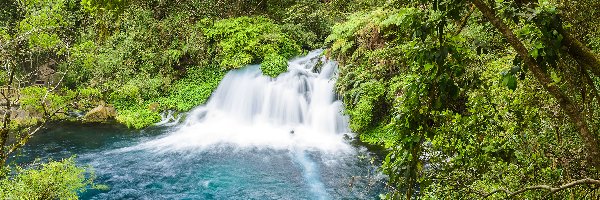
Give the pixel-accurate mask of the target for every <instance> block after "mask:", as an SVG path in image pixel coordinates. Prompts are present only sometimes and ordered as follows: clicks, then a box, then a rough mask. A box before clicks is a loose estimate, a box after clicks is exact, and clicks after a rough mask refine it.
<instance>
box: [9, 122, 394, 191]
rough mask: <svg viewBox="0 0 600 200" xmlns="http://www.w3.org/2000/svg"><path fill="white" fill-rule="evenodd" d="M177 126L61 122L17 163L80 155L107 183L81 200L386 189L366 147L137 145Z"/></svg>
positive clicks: (99, 180) (79, 160) (31, 145)
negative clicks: (163, 148)
mask: <svg viewBox="0 0 600 200" xmlns="http://www.w3.org/2000/svg"><path fill="white" fill-rule="evenodd" d="M172 131H173V129H172V128H150V129H146V130H142V131H131V130H127V129H125V128H123V127H120V126H113V125H80V124H71V125H69V124H57V125H52V126H50V128H49V129H48V130H46V131H45V132H43V133H40V134H39V135H37V136H36V137H34V138H33V139H32V140H31V141H30V143H28V145H27V146H26V147H25V148H24V149H23V151H22V152H21V154H20V156H19V157H18V159H17V160H16V161H17V162H20V163H28V162H31V161H32V160H33V159H34V158H36V157H39V158H42V159H48V158H52V159H61V158H65V157H69V156H70V155H73V154H75V155H77V163H78V164H80V165H83V166H85V165H90V166H92V167H93V168H94V170H95V171H96V174H97V176H98V178H97V180H96V183H100V184H106V185H108V186H109V187H110V190H108V191H98V190H88V191H86V192H85V193H83V194H81V196H80V197H81V199H375V198H377V196H378V195H379V194H380V193H383V192H385V190H384V189H383V184H382V183H381V182H380V181H381V180H382V179H384V177H382V176H381V175H377V174H378V173H377V172H376V167H375V166H373V165H371V164H370V158H369V157H370V153H369V152H368V151H366V150H365V149H364V148H361V147H353V148H354V153H349V154H348V153H344V154H334V155H328V154H327V153H322V152H318V151H309V150H306V151H299V152H291V151H289V150H272V149H269V148H237V147H234V146H227V145H220V146H215V147H213V148H209V149H205V150H191V149H190V150H180V151H169V152H167V151H159V150H156V149H136V148H132V147H135V146H136V145H138V144H141V143H145V142H147V141H152V140H155V139H157V138H163V137H165V136H166V135H169V134H171V132H172ZM359 157H361V158H363V159H359ZM353 177H354V178H353Z"/></svg>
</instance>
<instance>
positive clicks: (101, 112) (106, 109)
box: [83, 104, 117, 122]
mask: <svg viewBox="0 0 600 200" xmlns="http://www.w3.org/2000/svg"><path fill="white" fill-rule="evenodd" d="M115 116H117V111H116V110H115V108H113V107H112V106H110V105H104V104H100V105H98V106H97V107H96V108H94V109H92V110H90V111H89V112H87V113H86V114H85V116H83V121H86V122H105V121H106V120H109V119H111V118H114V117H115Z"/></svg>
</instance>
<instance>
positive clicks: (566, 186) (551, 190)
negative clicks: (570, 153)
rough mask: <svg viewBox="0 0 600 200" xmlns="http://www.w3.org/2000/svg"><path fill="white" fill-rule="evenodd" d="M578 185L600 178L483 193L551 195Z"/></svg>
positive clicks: (598, 183) (599, 181) (508, 195)
mask: <svg viewBox="0 0 600 200" xmlns="http://www.w3.org/2000/svg"><path fill="white" fill-rule="evenodd" d="M578 185H600V180H595V179H590V178H585V179H580V180H576V181H573V182H570V183H567V184H564V185H561V186H559V187H552V186H549V185H536V186H530V187H526V188H523V189H520V190H517V191H515V192H510V191H509V190H507V189H504V188H500V189H497V190H494V191H492V192H490V193H487V194H486V193H483V194H484V195H482V197H483V198H484V199H485V198H488V197H490V196H492V195H494V194H497V193H500V192H503V193H506V195H507V196H506V198H512V197H515V196H517V195H519V194H522V193H524V192H527V191H531V190H547V191H548V193H546V195H545V196H549V195H552V194H555V193H557V192H560V191H562V190H566V189H569V188H572V187H575V186H578ZM477 194H480V193H477Z"/></svg>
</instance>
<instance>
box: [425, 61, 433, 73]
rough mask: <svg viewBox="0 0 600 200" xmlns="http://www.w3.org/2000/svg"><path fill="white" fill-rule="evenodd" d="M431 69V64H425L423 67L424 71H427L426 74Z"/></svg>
mask: <svg viewBox="0 0 600 200" xmlns="http://www.w3.org/2000/svg"><path fill="white" fill-rule="evenodd" d="M431 68H433V64H431V63H427V64H425V66H424V69H425V71H427V72H428V71H429V70H431Z"/></svg>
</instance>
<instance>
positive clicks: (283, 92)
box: [142, 51, 351, 199]
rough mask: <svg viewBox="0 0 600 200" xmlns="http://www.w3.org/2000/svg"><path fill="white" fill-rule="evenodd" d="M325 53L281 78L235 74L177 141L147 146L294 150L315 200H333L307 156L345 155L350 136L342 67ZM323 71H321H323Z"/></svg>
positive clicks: (300, 61)
mask: <svg viewBox="0 0 600 200" xmlns="http://www.w3.org/2000/svg"><path fill="white" fill-rule="evenodd" d="M321 52H322V51H313V52H310V53H309V54H308V55H307V56H305V57H302V58H297V59H294V60H292V61H290V62H289V63H288V64H289V69H288V72H286V73H283V74H281V75H280V76H278V77H277V78H270V77H267V76H264V75H262V73H261V71H260V69H259V66H257V65H254V66H248V67H246V68H244V69H241V70H237V71H232V72H229V73H228V74H227V75H226V76H225V78H224V79H223V80H222V81H221V83H220V85H219V87H218V88H217V90H216V91H215V92H214V94H213V96H212V97H211V98H210V100H209V102H208V103H207V104H206V105H205V106H200V107H199V108H196V109H194V110H193V111H192V112H190V114H189V115H188V118H187V120H186V121H185V123H184V124H183V125H182V126H181V127H179V129H178V130H177V131H176V132H174V133H173V134H171V135H168V136H166V137H164V138H161V139H158V140H154V141H150V142H147V143H144V144H142V147H146V148H154V149H156V150H157V151H173V150H190V149H193V150H203V149H206V148H211V147H215V146H221V145H225V146H232V145H233V146H234V147H241V148H270V149H276V150H288V151H289V152H290V155H291V156H292V158H293V159H294V160H295V162H296V163H297V164H299V165H300V166H301V167H302V169H303V173H304V178H305V179H306V181H307V183H308V184H309V187H310V189H311V191H312V192H313V193H314V195H315V198H319V199H328V198H329V195H328V194H327V193H326V192H325V188H324V186H323V183H321V182H320V180H319V176H318V173H319V172H318V169H317V168H316V164H315V163H314V161H312V160H310V158H308V157H307V156H306V152H305V151H323V152H327V153H344V152H348V151H350V150H351V148H350V146H349V145H348V143H347V142H346V141H345V140H344V139H343V138H344V137H343V134H349V133H348V129H347V118H346V117H345V116H344V115H342V104H341V102H340V101H339V100H337V99H336V96H335V93H334V84H335V79H334V78H335V70H336V67H337V65H336V63H335V62H332V61H327V60H325V58H323V57H321V56H320V54H321ZM317 68H320V69H317Z"/></svg>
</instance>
